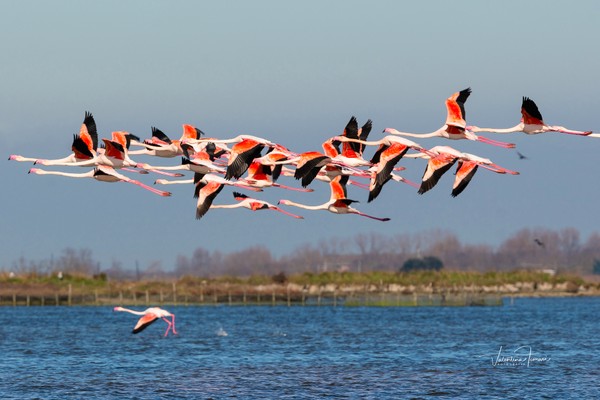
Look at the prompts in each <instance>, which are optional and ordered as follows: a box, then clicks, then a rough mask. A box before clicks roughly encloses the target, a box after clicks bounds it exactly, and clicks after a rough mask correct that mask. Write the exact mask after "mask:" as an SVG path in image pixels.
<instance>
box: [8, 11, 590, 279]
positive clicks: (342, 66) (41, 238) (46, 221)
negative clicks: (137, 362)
mask: <svg viewBox="0 0 600 400" xmlns="http://www.w3.org/2000/svg"><path fill="white" fill-rule="evenodd" d="M0 4H1V5H2V13H0V37H1V38H2V39H0V55H1V62H0V82H1V84H0V88H1V94H0V149H1V150H2V153H3V154H4V156H5V161H4V164H3V167H2V168H0V177H1V179H2V182H3V192H2V196H0V204H1V205H2V207H1V210H2V223H1V224H0V234H1V236H2V240H1V241H0V269H8V268H9V267H10V265H11V263H12V262H13V261H15V260H17V259H18V258H19V257H21V256H23V257H25V258H27V259H32V260H41V259H48V258H50V257H51V256H52V255H54V256H55V257H56V256H59V255H60V253H61V252H62V250H63V249H65V248H67V247H70V248H74V249H84V248H85V249H90V250H91V251H92V256H93V258H94V259H96V260H98V261H100V262H101V265H102V267H109V266H110V264H111V262H112V260H120V261H122V262H123V265H124V266H125V267H130V266H133V265H134V263H135V262H136V261H137V262H139V264H140V267H142V268H143V267H146V266H148V265H149V264H151V263H153V262H155V261H159V262H161V264H162V267H163V268H164V269H167V270H168V269H170V268H171V267H172V266H173V264H174V262H175V259H176V256H177V255H178V254H183V255H186V256H190V255H191V254H192V253H193V251H194V249H195V248H197V247H203V248H205V249H207V250H209V251H215V250H219V251H222V252H232V251H238V250H243V249H246V248H248V247H251V246H255V245H264V246H266V247H267V248H269V249H271V250H272V252H273V254H275V255H281V254H285V253H286V252H290V251H292V250H294V249H296V248H298V247H300V246H301V245H304V244H317V243H318V241H319V240H327V238H329V237H331V236H337V237H352V236H353V235H355V234H359V233H370V232H379V233H381V234H385V235H396V234H402V233H407V234H412V233H420V232H423V231H428V230H431V229H437V228H439V229H443V230H448V231H453V232H455V233H456V234H457V235H458V236H459V238H460V240H461V241H463V242H464V243H472V244H478V243H485V244H491V245H498V244H500V243H501V242H502V241H503V240H505V239H506V238H507V237H509V236H511V235H512V234H513V233H515V232H516V231H518V230H519V229H522V228H526V227H546V228H549V229H562V228H567V227H574V228H577V229H578V230H579V231H580V232H581V234H582V239H585V238H586V237H587V235H589V234H590V233H592V232H596V231H598V230H600V228H599V224H598V214H597V210H598V204H599V201H600V180H599V179H598V176H599V172H600V171H599V170H600V166H599V163H598V161H597V160H598V157H599V156H598V154H599V150H600V139H594V138H586V137H575V136H569V135H561V134H558V133H547V134H542V135H537V136H525V135H524V134H522V133H516V134H511V135H494V134H487V136H488V137H492V138H494V139H497V140H504V141H510V142H513V143H516V144H517V149H518V150H519V151H520V152H521V153H523V154H525V155H526V156H527V157H528V159H526V160H520V159H519V158H518V157H517V154H516V152H515V151H514V150H506V149H502V148H497V147H494V146H490V145H485V144H482V143H472V142H466V141H451V142H450V141H444V140H443V139H422V140H417V141H419V142H420V143H421V144H422V145H424V146H426V147H432V146H435V145H440V144H447V145H450V146H454V147H455V148H457V149H459V150H461V151H468V152H471V153H475V154H478V155H480V156H483V157H487V158H491V159H492V160H493V161H495V162H496V163H497V164H500V165H502V166H504V167H506V168H509V169H514V170H518V171H520V172H521V175H519V176H508V175H506V176H504V175H497V174H494V173H492V172H490V171H486V170H480V171H478V172H477V175H476V176H475V178H474V179H473V181H472V182H471V184H470V186H469V187H468V188H467V189H466V190H465V192H463V193H462V194H461V195H460V196H459V197H457V198H452V197H451V196H450V191H451V186H452V179H453V178H452V175H451V174H448V175H446V176H444V178H442V180H441V181H440V183H439V184H438V186H436V187H435V188H434V189H433V190H432V191H430V192H428V193H426V194H425V195H423V196H420V195H418V194H417V193H416V190H415V189H413V188H411V187H410V186H408V185H402V184H396V183H388V184H387V185H386V187H385V188H384V189H383V191H382V193H381V195H380V196H379V198H377V199H376V201H374V202H372V203H367V192H366V191H364V190H362V189H360V188H355V187H350V188H349V197H350V198H354V199H357V200H360V201H361V203H359V204H358V205H357V208H359V209H361V210H362V211H364V212H367V213H371V214H375V215H378V216H387V217H390V218H392V220H391V221H390V222H386V223H381V222H377V221H372V220H368V219H364V218H361V217H358V216H354V215H346V216H338V215H333V214H330V213H328V212H324V211H323V212H309V211H305V210H299V209H292V208H290V211H292V212H298V213H300V214H302V215H303V216H304V217H305V219H304V220H295V219H291V218H288V217H286V216H284V215H282V214H278V213H274V212H266V211H265V212H255V213H252V212H250V211H248V210H246V209H237V210H211V211H210V212H209V213H208V214H207V215H206V216H205V217H204V218H203V219H202V220H200V221H198V220H196V219H195V218H194V215H195V200H194V199H193V198H192V194H193V187H191V186H189V187H188V186H175V187H173V186H171V187H169V189H170V190H171V191H172V192H173V196H172V197H170V198H162V197H158V196H155V195H153V194H151V193H149V192H146V191H144V190H142V189H139V188H137V187H135V186H133V185H127V184H124V183H114V184H107V183H101V182H96V181H94V180H73V179H69V178H62V177H56V176H34V175H28V174H27V171H28V170H29V168H30V167H31V165H30V164H29V163H18V162H14V161H7V159H8V156H9V155H10V154H21V155H24V156H32V157H39V158H61V157H64V156H66V155H67V154H69V153H70V145H71V140H72V135H73V134H74V133H77V132H78V130H79V127H80V125H81V122H82V120H83V116H84V112H85V111H91V112H92V113H93V114H94V116H95V119H96V122H97V125H98V130H99V135H100V136H101V137H109V136H110V132H112V131H116V130H126V131H129V132H131V133H134V134H136V135H138V136H140V137H142V138H148V137H150V135H151V131H150V127H151V126H156V127H158V128H160V129H161V130H163V131H164V132H165V133H167V134H168V135H169V136H170V137H171V138H174V139H177V138H179V136H181V132H182V128H181V125H182V124H184V123H188V124H192V125H195V126H197V127H198V128H200V129H202V130H203V131H204V132H205V133H206V134H207V135H208V136H216V137H221V138H230V137H234V136H236V135H238V134H242V133H246V134H252V135H257V136H262V137H265V138H268V139H270V140H272V141H275V142H279V143H281V144H283V145H285V146H287V147H289V148H290V149H292V150H295V151H297V152H302V151H308V150H320V149H321V143H322V142H323V141H324V140H325V139H327V138H328V137H330V136H333V135H336V134H340V133H341V131H342V130H343V128H344V126H345V124H346V122H347V121H348V119H349V118H350V117H351V116H352V115H355V116H356V117H357V118H358V120H359V123H363V122H365V121H366V120H367V119H369V118H371V119H372V120H373V122H374V127H373V131H372V133H371V135H370V138H371V139H378V138H380V137H382V136H383V135H382V133H381V132H382V131H383V129H384V128H386V127H394V128H397V129H399V130H404V131H409V132H430V131H433V130H436V129H437V128H439V127H440V126H441V125H443V124H444V121H445V117H446V110H445V106H444V101H445V99H446V98H447V97H448V96H450V95H451V94H452V93H454V92H456V91H459V90H461V89H464V88H466V87H471V88H472V90H473V93H472V95H471V96H470V98H469V99H468V101H467V104H466V113H467V122H468V123H469V124H472V125H479V126H493V127H509V126H513V125H516V124H517V123H518V121H519V118H520V105H521V97H522V96H528V97H531V98H532V99H534V100H535V101H536V103H537V105H538V106H539V108H540V111H541V112H542V114H543V116H544V120H545V121H546V123H548V124H553V125H564V126H566V127H570V128H572V129H578V130H594V131H600V117H599V110H600V96H598V89H599V87H600V86H599V85H600V83H599V82H600V80H599V79H598V77H599V72H598V71H600V53H598V51H597V47H598V43H597V41H598V38H600V24H598V21H597V19H598V16H599V15H600V4H599V3H598V2H596V1H577V2H547V1H526V2H524V1H502V2H494V1H453V2H449V1H411V2H408V1H346V0H344V1H302V2H283V1H277V0H273V1H252V2H249V1H227V2H220V1H211V2H208V1H147V0H144V1H54V2H47V1H31V0H24V1H1V2H0ZM371 155H372V150H368V151H367V154H366V157H370V156H371ZM136 160H139V161H142V162H152V163H155V164H160V165H172V164H177V163H179V161H180V160H179V159H170V160H169V159H162V160H155V159H153V158H149V157H141V156H140V157H137V158H136ZM400 165H402V166H405V167H406V168H407V169H406V171H404V172H403V173H402V174H403V176H405V177H406V178H408V179H412V180H414V181H419V180H420V178H421V175H422V173H423V169H424V167H425V162H424V161H423V160H405V161H402V162H401V163H400ZM47 168H48V169H50V167H47ZM55 169H59V170H63V171H67V170H68V171H71V172H84V171H85V170H87V169H83V168H78V169H76V168H74V167H73V168H70V167H62V168H55ZM130 175H131V174H130ZM137 178H138V179H140V180H143V181H144V182H145V183H151V182H153V180H154V179H156V176H150V175H148V176H145V177H143V176H142V177H140V176H137ZM281 179H282V181H281V182H282V183H285V184H289V185H297V184H298V182H296V181H295V180H293V179H292V178H281ZM312 187H313V188H314V189H315V192H313V193H290V192H287V191H285V190H282V189H275V188H273V189H269V190H267V191H265V192H263V193H258V194H256V197H259V198H261V199H264V200H267V201H271V202H275V203H276V202H277V200H279V199H281V198H293V199H295V200H297V201H299V202H304V203H309V204H319V203H322V202H324V201H325V200H327V199H328V198H329V189H328V187H327V185H326V184H324V183H322V182H315V183H313V184H312ZM231 192H232V190H230V189H229V188H226V189H225V190H223V191H222V192H221V194H220V195H219V196H218V197H217V199H216V200H215V204H228V203H233V202H234V200H233V198H232V195H231Z"/></svg>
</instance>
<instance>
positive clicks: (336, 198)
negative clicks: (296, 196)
mask: <svg viewBox="0 0 600 400" xmlns="http://www.w3.org/2000/svg"><path fill="white" fill-rule="evenodd" d="M347 181H348V176H347V175H340V176H337V177H335V178H334V179H333V180H332V181H331V182H330V183H329V186H330V189H331V196H330V198H329V201H327V202H326V203H323V204H319V205H314V206H311V205H306V204H300V203H296V202H293V201H291V200H285V199H282V200H279V204H284V205H288V206H293V207H299V208H303V209H305V210H315V211H316V210H326V211H329V212H332V213H334V214H356V215H360V216H362V217H367V218H371V219H375V220H378V221H389V220H390V219H389V218H379V217H374V216H372V215H368V214H365V213H363V212H360V211H358V210H357V209H355V208H353V207H352V206H351V204H352V203H356V202H357V201H356V200H350V199H348V198H347V197H346V182H347Z"/></svg>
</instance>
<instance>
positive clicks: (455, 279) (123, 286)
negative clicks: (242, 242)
mask: <svg viewBox="0 0 600 400" xmlns="http://www.w3.org/2000/svg"><path fill="white" fill-rule="evenodd" d="M174 283H175V284H176V285H177V287H178V289H179V290H184V289H186V288H190V289H193V288H196V287H200V286H203V287H220V286H222V287H225V286H228V287H235V286H260V285H272V284H279V285H282V286H285V284H295V285H300V286H310V285H312V286H325V285H336V286H357V285H375V286H386V285H391V284H395V285H401V286H407V287H408V286H414V287H422V286H435V287H437V288H460V287H470V286H488V287H491V286H503V285H507V284H516V283H535V284H542V283H545V284H549V285H557V284H564V283H571V284H573V285H577V286H582V285H588V286H590V287H594V288H598V285H597V284H593V283H588V282H586V281H585V280H584V279H583V278H581V277H578V276H571V275H562V274H558V275H551V274H547V273H544V272H536V271H526V270H520V271H511V272H466V271H450V270H441V271H413V272H408V273H395V272H386V271H372V272H362V273H358V272H322V273H310V272H305V273H302V274H296V275H291V276H289V277H288V276H285V275H284V274H278V275H274V276H265V275H253V276H250V277H233V276H221V277H216V278H210V279H209V278H202V277H192V276H185V277H182V278H180V279H173V280H141V281H109V280H107V279H106V276H104V275H100V276H94V277H91V276H83V275H71V274H64V276H63V277H62V279H59V278H58V277H56V276H55V275H53V276H41V275H36V274H29V275H19V276H14V277H9V275H8V274H2V275H0V294H2V292H7V291H14V290H16V289H18V290H19V291H26V292H31V293H33V292H38V291H44V290H45V289H46V290H54V289H59V288H61V287H62V288H65V287H67V286H68V285H72V287H74V288H80V289H86V290H98V291H101V292H105V291H115V290H126V291H138V292H144V291H147V290H150V291H155V290H158V289H160V288H161V287H170V286H172V285H173V284H174Z"/></svg>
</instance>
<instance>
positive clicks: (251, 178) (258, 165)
mask: <svg viewBox="0 0 600 400" xmlns="http://www.w3.org/2000/svg"><path fill="white" fill-rule="evenodd" d="M263 157H264V156H263ZM261 158H262V157H261ZM275 162H276V161H275ZM278 167H282V165H278ZM280 170H281V168H280ZM240 182H243V183H244V184H246V185H249V186H253V187H259V188H265V187H278V188H281V189H287V190H295V191H298V192H312V191H313V189H309V188H295V187H291V186H286V185H282V184H280V183H277V182H275V179H274V177H273V169H272V168H271V166H270V165H268V164H263V163H262V162H261V159H258V158H257V159H255V160H254V161H252V163H251V164H250V166H249V167H248V176H247V177H245V178H240Z"/></svg>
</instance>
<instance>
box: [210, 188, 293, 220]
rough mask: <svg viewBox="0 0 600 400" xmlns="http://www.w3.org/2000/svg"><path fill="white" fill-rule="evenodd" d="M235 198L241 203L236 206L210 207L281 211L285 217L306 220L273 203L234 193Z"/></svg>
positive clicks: (213, 206)
mask: <svg viewBox="0 0 600 400" xmlns="http://www.w3.org/2000/svg"><path fill="white" fill-rule="evenodd" d="M233 197H234V198H235V199H236V200H237V201H238V202H239V203H236V204H213V205H211V206H210V208H211V209H212V208H239V207H244V208H247V209H249V210H251V211H259V210H273V211H279V212H280V213H283V214H285V215H289V216H290V217H294V218H297V219H304V217H301V216H300V215H296V214H292V213H289V212H287V211H285V210H282V209H281V208H279V207H277V206H276V205H273V204H271V203H268V202H266V201H263V200H257V199H253V198H251V197H248V196H246V195H245V194H241V193H238V192H233Z"/></svg>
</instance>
